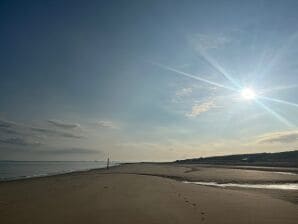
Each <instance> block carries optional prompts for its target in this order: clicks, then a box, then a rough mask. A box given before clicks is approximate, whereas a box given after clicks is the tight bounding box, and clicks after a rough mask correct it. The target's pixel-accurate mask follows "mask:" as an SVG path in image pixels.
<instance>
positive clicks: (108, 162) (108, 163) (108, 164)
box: [107, 158, 110, 170]
mask: <svg viewBox="0 0 298 224" xmlns="http://www.w3.org/2000/svg"><path fill="white" fill-rule="evenodd" d="M109 167H110V158H108V160H107V170H108V169H109Z"/></svg>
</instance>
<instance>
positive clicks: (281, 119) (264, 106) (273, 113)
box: [255, 100, 296, 128]
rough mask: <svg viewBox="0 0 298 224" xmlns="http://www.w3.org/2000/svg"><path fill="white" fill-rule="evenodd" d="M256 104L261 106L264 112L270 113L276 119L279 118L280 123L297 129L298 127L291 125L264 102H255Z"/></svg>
mask: <svg viewBox="0 0 298 224" xmlns="http://www.w3.org/2000/svg"><path fill="white" fill-rule="evenodd" d="M255 102H256V103H257V104H258V105H260V106H261V107H262V108H263V109H264V110H266V111H267V112H268V113H270V114H271V115H273V116H274V117H275V118H277V119H278V120H279V121H280V122H282V123H283V124H285V125H287V126H288V127H291V128H295V127H296V126H295V125H293V124H292V123H290V122H289V121H288V120H287V119H286V118H284V117H283V116H281V115H280V114H278V113H277V112H275V111H274V110H272V109H271V108H270V107H268V106H266V105H265V104H264V103H263V102H261V101H260V100H255Z"/></svg>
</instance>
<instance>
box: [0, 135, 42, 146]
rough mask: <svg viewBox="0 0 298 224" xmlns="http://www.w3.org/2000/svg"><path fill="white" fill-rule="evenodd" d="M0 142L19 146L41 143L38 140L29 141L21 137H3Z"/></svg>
mask: <svg viewBox="0 0 298 224" xmlns="http://www.w3.org/2000/svg"><path fill="white" fill-rule="evenodd" d="M0 143H2V144H8V145H19V146H37V145H41V143H40V142H38V141H31V140H27V139H25V138H22V137H9V138H3V139H0Z"/></svg>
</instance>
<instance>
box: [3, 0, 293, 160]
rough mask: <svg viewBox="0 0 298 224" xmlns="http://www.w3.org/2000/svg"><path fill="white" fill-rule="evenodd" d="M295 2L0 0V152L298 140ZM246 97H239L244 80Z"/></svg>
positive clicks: (177, 154)
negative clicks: (250, 92) (251, 92)
mask: <svg viewBox="0 0 298 224" xmlns="http://www.w3.org/2000/svg"><path fill="white" fill-rule="evenodd" d="M297 9H298V3H297V2H296V1H259V0H258V1H249V2H248V1H247V2H246V1H245V2H240V1H183V3H182V2H181V1H71V2H69V1H40V2H35V1H26V2H23V1H20V2H18V1H1V3H0V18H1V20H0V21H1V22H0V34H1V35H0V49H1V51H0V59H1V60H0V158H1V159H16V160H95V159H96V160H101V159H105V158H107V157H108V156H110V157H111V158H112V159H114V160H125V161H135V160H142V161H148V160H151V161H152V160H154V161H164V160H175V159H182V158H190V157H200V156H211V155H223V154H233V153H254V152H264V151H266V152H274V151H285V150H292V149H296V148H297V145H298V130H297V125H298V116H297V112H298V106H297V105H296V104H298V99H297V90H298V88H297V87H298V75H297V72H298V63H297V60H296V58H297V54H298V47H297V46H298V45H297V43H298V15H297ZM247 87H249V88H251V89H253V90H254V91H255V93H256V95H257V97H256V99H253V100H245V99H244V98H243V97H242V96H241V91H242V89H244V88H247Z"/></svg>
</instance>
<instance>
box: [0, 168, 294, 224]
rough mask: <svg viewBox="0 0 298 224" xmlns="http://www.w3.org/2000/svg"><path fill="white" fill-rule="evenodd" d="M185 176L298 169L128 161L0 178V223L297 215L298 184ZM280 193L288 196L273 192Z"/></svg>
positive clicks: (262, 176) (262, 174)
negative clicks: (224, 184) (270, 186)
mask: <svg viewBox="0 0 298 224" xmlns="http://www.w3.org/2000/svg"><path fill="white" fill-rule="evenodd" d="M166 177H171V178H175V179H176V180H175V179H171V178H166ZM182 179H188V180H199V181H203V180H217V181H230V180H233V181H235V182H244V181H245V180H246V181H245V182H260V181H261V180H265V182H269V181H272V182H287V181H291V182H296V181H297V176H295V175H284V174H279V173H272V172H268V171H256V170H245V169H234V168H228V169H227V168H220V167H200V166H178V165H169V164H164V165H161V164H128V165H123V166H119V167H115V168H112V169H110V170H108V171H107V170H93V171H88V172H78V173H72V174H65V175H59V176H52V177H44V178H35V179H29V180H19V181H12V182H5V183H0V223H5V224H9V223H22V224H25V223H30V224H34V223H39V224H42V223H45V224H46V223H65V224H66V223H72V224H76V223H90V224H92V223H117V224H121V223H130V224H132V223H144V224H146V223H171V224H173V223H197V224H198V223H229V224H232V223H237V224H242V223H262V224H265V223H270V224H272V223H281V224H287V223H293V224H294V223H297V220H298V204H297V203H295V198H298V192H297V191H291V192H290V193H287V191H286V192H285V191H283V193H280V192H279V191H274V192H273V193H272V191H269V193H268V192H264V191H261V190H260V191H257V190H254V191H249V190H243V189H223V188H215V187H207V186H198V185H192V184H185V183H182V182H181V181H180V180H182ZM281 194H284V195H286V196H285V197H280V198H282V199H279V198H276V197H275V196H276V195H281ZM288 199H293V200H288Z"/></svg>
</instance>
